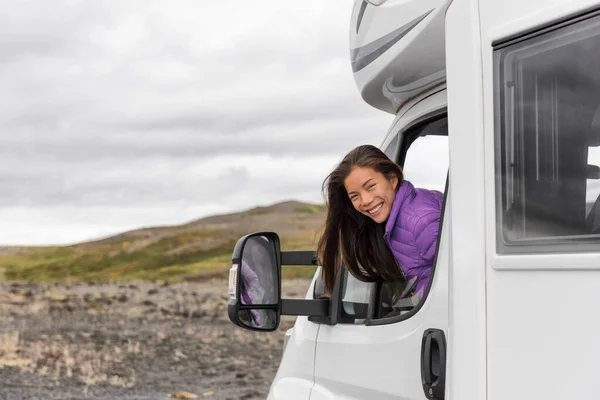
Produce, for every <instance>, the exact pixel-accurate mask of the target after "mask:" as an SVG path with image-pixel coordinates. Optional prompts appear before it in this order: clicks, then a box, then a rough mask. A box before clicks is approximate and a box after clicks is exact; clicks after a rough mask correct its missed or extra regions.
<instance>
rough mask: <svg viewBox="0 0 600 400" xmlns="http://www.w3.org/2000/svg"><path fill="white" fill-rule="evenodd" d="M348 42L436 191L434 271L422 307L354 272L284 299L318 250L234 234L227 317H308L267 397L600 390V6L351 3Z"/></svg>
mask: <svg viewBox="0 0 600 400" xmlns="http://www.w3.org/2000/svg"><path fill="white" fill-rule="evenodd" d="M350 48H351V57H350V58H351V65H352V70H353V72H354V77H355V80H356V83H357V86H358V89H359V91H360V94H361V95H362V97H363V99H364V100H365V101H366V102H367V103H369V104H370V105H372V106H373V107H375V108H377V109H380V110H382V112H388V113H392V114H394V115H396V119H395V121H394V123H393V124H392V126H391V128H390V129H389V131H388V133H387V135H385V137H384V139H383V141H382V144H381V149H382V150H384V151H385V153H386V154H388V155H389V156H390V157H391V158H393V159H394V160H395V161H397V162H398V163H399V164H401V165H402V166H403V168H404V172H405V175H406V177H407V179H408V180H410V181H411V182H412V183H413V184H414V185H415V186H417V187H425V188H432V189H438V190H441V191H443V192H444V209H443V221H442V226H441V229H440V234H439V238H438V243H437V254H436V257H435V266H434V271H433V275H432V279H431V282H430V284H429V287H428V289H427V293H426V295H425V296H424V298H423V299H422V300H421V301H417V300H416V299H414V298H412V297H410V296H398V293H395V292H394V290H395V289H394V285H393V284H391V283H364V282H361V281H358V280H356V279H354V278H353V277H352V276H351V275H350V274H348V273H347V272H346V271H344V270H342V271H341V272H340V273H339V274H338V277H337V281H336V285H335V288H334V290H333V293H332V294H331V296H330V297H324V296H323V284H322V282H321V278H320V275H319V274H320V271H317V274H316V275H315V278H314V280H313V282H312V285H311V287H310V290H309V292H308V293H307V296H306V299H305V300H290V299H281V294H280V285H281V273H280V269H281V265H282V264H284V265H285V264H294V265H296V264H311V263H315V257H314V254H313V253H312V252H285V249H280V248H279V241H278V238H277V235H276V234H275V233H269V232H262V233H257V234H253V235H248V236H246V237H244V238H242V239H240V241H239V242H238V244H237V246H236V248H235V251H234V257H233V267H232V270H231V275H230V300H229V313H230V318H231V320H232V321H233V322H234V323H236V324H237V325H240V326H244V327H246V328H248V329H255V330H274V329H276V327H277V326H278V324H279V316H280V315H299V317H298V318H297V322H296V324H295V326H294V328H293V329H292V330H290V331H289V332H288V335H289V336H288V337H287V342H286V346H285V351H284V355H283V358H282V360H281V365H280V367H279V370H278V373H277V376H276V378H275V380H274V382H273V384H272V386H271V390H270V393H269V399H277V400H283V399H285V400H296V399H297V400H309V399H310V400H326V399H327V400H329V399H405V400H408V399H410V400H413V399H448V400H486V399H487V400H518V399H540V400H542V399H543V400H558V399H561V400H572V399H580V398H586V399H599V398H600V388H598V387H596V385H595V384H596V379H598V377H599V376H600V314H599V313H598V310H600V167H599V166H600V3H599V2H598V0H571V1H565V0H501V1H500V0H356V1H355V6H354V11H353V13H352V21H351V25H350ZM382 137H383V135H382ZM434 157H435V159H434ZM440 164H444V165H442V167H441V168H438V169H433V168H434V166H437V165H440ZM282 250H283V251H282ZM251 279H254V283H255V284H256V283H257V282H258V288H259V289H258V290H255V291H254V292H253V293H247V287H246V288H245V286H244V285H248V282H249V280H251ZM253 287H255V286H253Z"/></svg>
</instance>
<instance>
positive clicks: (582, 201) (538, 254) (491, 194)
mask: <svg viewBox="0 0 600 400" xmlns="http://www.w3.org/2000/svg"><path fill="white" fill-rule="evenodd" d="M592 3H594V2H584V1H574V2H566V3H560V2H559V3H555V4H556V5H554V6H548V4H551V3H547V2H542V1H532V2H518V3H517V1H516V0H508V1H504V2H503V3H502V4H500V3H498V4H495V3H493V2H488V3H486V4H485V6H482V7H481V13H482V14H481V15H482V24H481V25H482V48H483V49H484V54H483V60H484V71H483V76H484V81H486V82H489V84H488V85H487V86H486V87H485V88H484V89H485V91H484V96H485V99H486V101H485V102H484V103H485V104H486V107H487V108H486V110H485V112H486V124H485V125H486V129H485V135H486V154H485V155H486V210H487V221H488V222H489V223H488V225H487V234H486V242H487V254H488V257H487V268H486V274H487V304H486V307H487V315H488V322H487V325H488V330H487V342H488V357H487V362H488V372H489V374H488V389H489V392H488V393H489V395H488V400H500V399H514V400H518V399H545V400H558V399H576V398H586V397H597V394H595V393H596V390H595V383H596V382H597V380H598V359H599V358H600V343H599V342H598V337H599V336H600V319H599V318H598V317H597V314H598V309H600V291H599V290H598V288H599V287H600V60H599V58H598V54H600V13H599V12H597V11H596V12H589V9H590V7H591V6H594V7H596V8H597V7H598V4H592ZM595 3H597V2H595ZM482 5H483V2H482ZM546 6H548V7H547V8H546V9H545V10H544V12H543V13H540V10H541V9H542V7H546ZM567 6H568V7H567ZM565 16H568V18H566V17H565ZM488 100H489V101H488ZM507 382H510V384H507Z"/></svg>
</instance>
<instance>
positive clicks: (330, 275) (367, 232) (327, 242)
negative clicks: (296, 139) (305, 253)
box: [317, 145, 404, 293]
mask: <svg viewBox="0 0 600 400" xmlns="http://www.w3.org/2000/svg"><path fill="white" fill-rule="evenodd" d="M354 167H365V168H372V169H373V170H375V171H377V172H380V173H382V174H383V175H384V176H385V177H387V178H388V179H391V178H393V177H394V176H395V177H397V178H398V185H397V186H396V190H397V189H398V188H399V187H400V184H401V183H402V181H403V179H404V176H403V174H402V169H401V168H400V166H399V165H398V164H396V163H395V162H393V161H392V160H390V159H389V158H388V157H387V156H386V155H385V154H384V153H383V152H382V151H381V150H379V149H378V148H377V147H375V146H370V145H364V146H359V147H357V148H355V149H354V150H352V151H351V152H350V153H348V154H347V155H346V156H345V157H344V159H343V160H342V162H340V164H339V165H338V166H337V167H336V168H335V169H334V170H333V172H332V173H331V174H329V176H327V178H325V181H324V182H323V195H324V197H325V198H326V205H327V217H326V219H325V228H324V230H323V234H322V236H321V238H320V240H319V244H318V250H317V254H318V258H319V263H320V265H321V266H322V272H323V280H324V281H325V289H326V291H327V293H331V291H332V289H333V284H334V281H335V276H336V273H337V272H338V270H339V268H340V266H341V265H342V264H343V265H344V266H345V267H346V269H347V270H348V271H350V273H351V274H352V275H354V277H356V279H358V280H361V281H364V282H380V281H387V280H399V279H402V278H403V275H402V271H401V270H400V268H399V266H398V263H397V261H396V258H395V257H394V255H393V254H392V253H391V251H390V250H389V248H388V247H387V245H386V244H385V241H384V239H383V235H384V233H385V224H378V223H376V222H375V221H373V219H371V218H369V217H368V216H366V215H363V214H362V213H360V212H358V211H357V210H356V209H355V208H354V206H353V205H352V202H351V200H350V199H349V197H348V194H347V193H346V188H345V186H344V181H345V180H346V178H347V177H348V175H349V174H350V171H351V170H352V168H354Z"/></svg>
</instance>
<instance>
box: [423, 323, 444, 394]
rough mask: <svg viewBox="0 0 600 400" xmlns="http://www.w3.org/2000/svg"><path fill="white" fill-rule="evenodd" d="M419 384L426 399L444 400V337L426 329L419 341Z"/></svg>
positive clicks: (441, 332) (434, 330)
mask: <svg viewBox="0 0 600 400" xmlns="http://www.w3.org/2000/svg"><path fill="white" fill-rule="evenodd" d="M421 383H422V384H423V391H424V392H425V396H427V398H428V399H434V400H444V394H445V391H446V335H445V334H444V331H442V330H441V329H427V330H426V331H425V332H424V333H423V340H422V341H421Z"/></svg>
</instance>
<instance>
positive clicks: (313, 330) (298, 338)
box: [267, 275, 321, 400]
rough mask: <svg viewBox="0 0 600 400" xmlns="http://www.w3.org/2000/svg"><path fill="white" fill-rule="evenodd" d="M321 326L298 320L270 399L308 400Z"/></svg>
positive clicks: (303, 318)
mask: <svg viewBox="0 0 600 400" xmlns="http://www.w3.org/2000/svg"><path fill="white" fill-rule="evenodd" d="M315 280H316V275H315V278H313V281H312V283H311V285H310V287H309V288H308V291H307V294H306V297H305V298H306V299H312V294H313V290H314V285H315ZM320 326H321V325H319V324H315V323H313V322H310V321H309V320H308V317H302V316H300V317H297V319H296V323H295V324H294V328H293V330H292V333H291V335H290V337H289V338H288V341H287V345H286V347H285V351H284V353H283V355H282V357H281V363H280V364H279V369H278V370H277V375H275V379H274V380H273V383H272V384H271V388H270V390H269V396H268V397H267V399H268V400H308V399H309V398H310V392H311V389H312V387H313V384H314V374H313V370H314V365H315V346H316V340H317V333H318V332H319V328H320Z"/></svg>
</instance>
